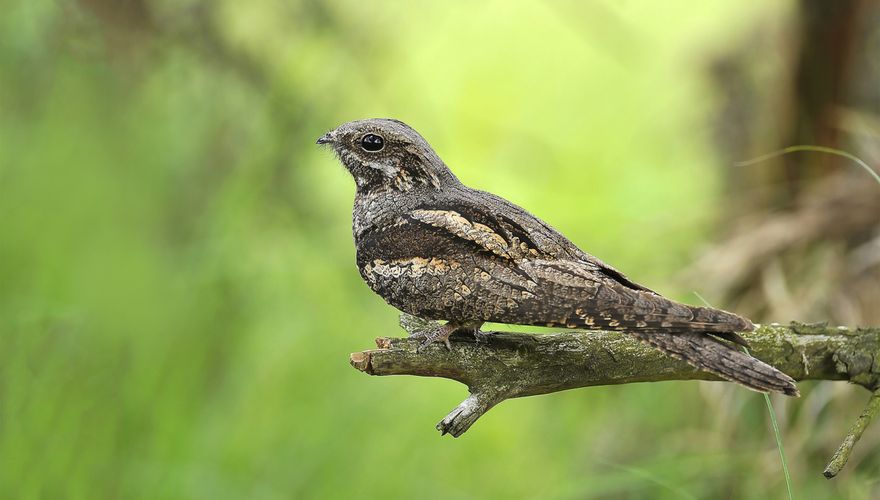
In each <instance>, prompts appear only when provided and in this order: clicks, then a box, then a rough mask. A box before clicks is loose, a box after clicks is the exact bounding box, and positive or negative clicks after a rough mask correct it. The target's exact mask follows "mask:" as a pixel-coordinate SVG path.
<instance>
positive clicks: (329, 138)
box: [315, 130, 336, 145]
mask: <svg viewBox="0 0 880 500" xmlns="http://www.w3.org/2000/svg"><path fill="white" fill-rule="evenodd" d="M335 140H336V134H334V133H333V131H332V130H331V131H330V132H327V133H326V134H324V135H322V136H321V137H318V140H317V141H315V144H322V145H323V144H332V143H333V142H334V141H335Z"/></svg>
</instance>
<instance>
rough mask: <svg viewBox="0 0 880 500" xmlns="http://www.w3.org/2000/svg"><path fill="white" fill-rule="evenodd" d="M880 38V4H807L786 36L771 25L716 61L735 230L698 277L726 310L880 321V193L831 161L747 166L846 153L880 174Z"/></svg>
mask: <svg viewBox="0 0 880 500" xmlns="http://www.w3.org/2000/svg"><path fill="white" fill-rule="evenodd" d="M878 27H880V4H877V3H871V2H866V1H863V0H841V1H835V2H825V1H815V0H802V1H801V2H799V3H797V4H796V8H795V9H794V11H793V12H792V13H791V19H790V22H789V24H788V25H787V26H785V27H783V28H780V27H779V26H778V25H773V24H772V23H771V22H768V23H767V24H766V25H762V26H759V27H757V28H755V31H754V32H752V33H750V36H749V37H748V38H747V40H746V41H745V42H744V43H743V44H742V45H740V46H738V47H736V48H735V49H734V50H733V51H732V52H730V53H727V54H724V55H723V56H722V57H719V58H717V59H716V60H714V61H712V64H711V66H710V68H709V69H710V71H709V73H710V76H711V80H712V82H713V84H714V86H715V87H716V89H717V90H718V92H719V93H720V95H721V102H722V108H721V110H720V113H718V116H719V119H718V122H717V123H716V124H715V126H714V130H715V144H716V147H717V149H718V152H719V155H720V157H721V158H722V161H723V163H724V164H725V165H728V166H730V168H729V169H728V170H727V171H726V185H727V201H728V209H727V211H726V212H727V214H728V217H729V224H728V225H727V226H726V227H727V228H728V230H727V231H725V232H724V233H725V234H723V235H722V237H721V238H720V243H718V244H717V245H715V246H714V247H713V248H710V249H709V250H708V251H707V252H706V253H705V254H704V255H703V256H702V257H701V258H700V259H699V261H698V262H697V263H696V264H695V266H694V268H693V269H692V270H691V271H692V272H693V273H694V274H691V275H690V278H689V279H690V280H692V279H693V278H694V276H697V275H699V276H702V277H703V278H701V279H700V283H701V284H702V283H706V288H707V290H706V291H707V292H708V293H709V294H710V295H711V296H712V297H713V299H714V300H716V301H717V302H718V303H719V304H721V303H723V304H725V305H726V306H727V307H729V308H732V309H734V310H736V311H738V312H740V313H743V314H746V315H747V316H750V317H751V318H753V319H755V320H757V321H768V320H773V319H778V318H796V319H800V320H803V321H819V320H827V321H832V322H839V323H844V324H871V323H877V322H880V308H877V307H876V304H877V303H878V301H880V185H877V184H876V183H875V182H873V181H872V179H871V178H870V176H869V175H868V174H867V173H866V172H865V171H864V170H863V169H861V168H859V167H858V166H856V165H855V164H854V163H853V162H851V161H850V160H847V159H844V158H840V157H837V156H833V155H829V154H824V153H812V152H798V153H792V154H787V155H783V156H779V157H777V158H774V159H768V160H767V161H763V162H759V163H755V164H751V165H748V166H735V163H736V162H737V161H742V160H747V159H749V158H754V157H757V156H760V155H762V154H765V153H768V152H772V151H777V150H780V149H782V148H785V147H788V146H792V145H799V144H807V145H816V146H825V147H831V148H837V149H842V150H845V151H847V152H849V153H852V154H855V155H856V156H859V157H860V158H862V159H864V160H865V161H866V162H868V163H869V164H870V165H872V166H875V169H876V165H877V164H878V163H880V65H878V64H877V61H878V60H880V28H878ZM771 233H772V236H771V237H768V238H765V236H767V235H769V234H771ZM707 277H708V279H706V278H707ZM701 286H702V285H701Z"/></svg>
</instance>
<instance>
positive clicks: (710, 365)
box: [627, 330, 800, 396]
mask: <svg viewBox="0 0 880 500" xmlns="http://www.w3.org/2000/svg"><path fill="white" fill-rule="evenodd" d="M627 333H629V334H631V335H633V336H634V337H636V338H638V339H639V340H641V341H643V342H646V343H648V344H650V345H652V346H654V347H656V348H657V349H660V350H661V351H663V352H665V353H667V354H669V355H671V356H674V357H676V358H679V359H681V360H683V361H686V362H687V363H688V364H689V365H691V366H693V367H695V368H698V369H700V370H705V371H707V372H711V373H714V374H715V375H718V376H719V377H721V378H724V379H727V380H730V381H731V382H736V383H738V384H741V385H743V386H745V387H747V388H749V389H752V390H754V391H758V392H779V393H782V394H786V395H788V396H800V393H799V392H798V389H797V386H796V385H795V383H794V380H793V379H792V378H791V377H789V376H788V375H786V374H784V373H782V372H781V371H779V370H777V369H776V368H773V367H772V366H770V365H768V364H767V363H764V362H763V361H761V360H759V359H757V358H753V357H751V356H749V355H748V354H746V353H744V352H742V351H740V350H739V349H738V348H736V347H734V346H732V345H730V344H726V343H724V342H722V341H721V340H718V339H717V338H714V337H712V336H711V334H706V333H703V332H682V333H647V332H638V331H633V330H630V331H628V332H627Z"/></svg>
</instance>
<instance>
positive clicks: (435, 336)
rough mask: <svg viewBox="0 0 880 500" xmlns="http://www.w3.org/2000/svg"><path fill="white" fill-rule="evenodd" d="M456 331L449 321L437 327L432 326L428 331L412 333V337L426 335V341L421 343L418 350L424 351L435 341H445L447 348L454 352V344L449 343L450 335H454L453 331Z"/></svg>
mask: <svg viewBox="0 0 880 500" xmlns="http://www.w3.org/2000/svg"><path fill="white" fill-rule="evenodd" d="M454 331H455V328H454V327H453V326H450V325H449V324H448V323H447V324H445V325H438V326H437V327H436V328H432V329H430V330H427V331H421V332H418V333H416V334H413V335H410V338H422V337H424V339H425V340H424V341H422V343H421V344H419V347H417V348H416V352H422V351H423V350H424V349H425V348H426V347H428V346H429V345H431V344H433V343H434V342H443V344H444V345H446V349H448V350H449V352H452V344H450V343H449V336H450V335H452V332H454Z"/></svg>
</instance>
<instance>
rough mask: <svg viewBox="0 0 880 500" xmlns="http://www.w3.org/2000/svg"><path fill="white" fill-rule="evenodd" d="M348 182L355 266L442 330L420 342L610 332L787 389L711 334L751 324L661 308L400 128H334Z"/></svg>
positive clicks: (717, 313) (664, 304)
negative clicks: (555, 330)
mask: <svg viewBox="0 0 880 500" xmlns="http://www.w3.org/2000/svg"><path fill="white" fill-rule="evenodd" d="M318 143H319V144H327V145H330V146H331V147H332V148H333V150H334V151H335V152H336V154H337V156H338V157H339V159H340V161H341V162H342V163H343V164H344V165H345V167H346V168H347V169H348V170H349V172H350V173H351V174H352V176H353V177H354V179H355V182H356V183H357V194H356V196H355V202H354V211H353V215H354V223H353V231H354V239H355V244H356V246H357V265H358V269H359V270H360V273H361V276H362V277H363V279H364V281H366V282H367V284H368V285H369V286H370V288H371V289H372V290H373V291H374V292H376V293H377V294H379V295H380V296H381V297H382V298H384V299H385V300H386V301H387V302H388V303H389V304H391V305H393V306H394V307H396V308H398V309H400V310H401V311H404V312H406V313H409V314H412V315H414V316H418V317H420V318H424V319H431V320H442V321H446V322H447V323H446V324H444V325H442V326H439V325H438V327H437V328H436V329H435V330H434V331H432V332H430V333H428V334H426V335H425V336H426V339H425V345H427V344H430V343H431V342H434V341H437V340H439V341H443V342H446V343H447V346H448V345H449V344H448V340H447V338H448V337H449V335H450V334H451V333H453V332H454V331H456V330H459V329H469V330H473V331H475V332H476V331H478V329H479V327H480V325H481V324H482V323H483V322H486V321H491V322H496V323H510V324H519V325H540V326H552V327H564V328H586V329H602V330H618V331H621V332H626V333H629V334H632V335H634V336H635V337H637V338H639V339H640V340H642V341H645V342H647V343H649V344H651V345H653V346H655V347H657V348H659V349H661V350H663V351H665V352H667V353H669V354H671V355H673V356H676V357H679V358H681V359H683V360H685V361H687V362H688V363H690V364H692V365H693V366H695V367H697V368H700V369H703V370H708V371H710V372H713V373H716V374H718V375H720V376H722V377H724V378H726V379H729V380H733V381H735V382H738V383H740V384H743V385H745V386H746V387H749V388H751V389H754V390H758V391H776V392H782V393H785V394H789V395H796V394H797V388H796V387H795V385H794V381H793V380H792V379H791V378H790V377H788V376H787V375H785V374H783V373H781V372H779V371H778V370H776V369H775V368H773V367H771V366H769V365H767V364H765V363H763V362H761V361H759V360H757V359H754V358H752V357H750V356H748V355H746V354H744V353H743V352H740V351H739V350H738V349H737V348H735V347H734V346H732V345H730V344H727V343H725V342H723V341H721V340H719V338H723V339H727V340H731V341H734V342H737V343H741V344H744V343H745V341H744V340H743V339H742V338H741V337H740V336H739V335H737V332H743V331H750V330H752V329H754V325H753V324H752V323H751V322H750V321H748V320H746V319H744V318H742V317H740V316H737V315H735V314H732V313H729V312H725V311H721V310H718V309H712V308H707V307H694V306H689V305H685V304H681V303H678V302H674V301H672V300H669V299H667V298H665V297H663V296H661V295H659V294H657V293H656V292H654V291H652V290H649V289H648V288H645V287H643V286H641V285H639V284H637V283H635V282H633V281H631V280H630V279H629V278H627V277H626V276H624V275H623V274H622V273H620V272H619V271H617V270H616V269H614V268H612V267H611V266H609V265H607V264H605V263H604V262H602V261H601V260H599V259H597V258H595V257H593V256H591V255H589V254H587V253H585V252H583V251H581V250H580V249H579V248H578V247H577V246H575V245H574V244H573V243H571V242H570V241H569V240H568V239H566V238H565V237H564V236H562V235H561V234H560V233H559V232H557V231H556V230H555V229H553V228H552V227H550V226H549V225H547V224H546V223H545V222H543V221H542V220H540V219H538V218H537V217H535V216H533V215H532V214H530V213H528V212H527V211H525V210H524V209H522V208H520V207H518V206H516V205H514V204H513V203H510V202H508V201H507V200H505V199H503V198H500V197H498V196H495V195H493V194H490V193H487V192H484V191H479V190H476V189H471V188H469V187H467V186H465V185H464V184H462V183H461V182H460V181H459V180H458V179H457V178H456V177H455V176H454V175H453V174H452V172H451V171H450V170H449V168H448V167H447V166H446V165H445V164H444V163H443V161H442V160H441V159H440V158H439V157H438V156H437V154H436V153H435V152H434V150H433V149H432V148H431V147H430V145H428V143H427V142H426V141H425V140H424V139H423V138H422V137H421V136H420V135H419V134H418V133H417V132H416V131H415V130H413V129H412V128H410V127H409V126H407V125H405V124H404V123H402V122H399V121H397V120H390V119H371V120H361V121H353V122H349V123H346V124H343V125H341V126H340V127H338V128H336V129H335V130H333V131H331V132H329V133H327V134H325V135H324V136H322V137H321V138H320V139H318Z"/></svg>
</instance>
